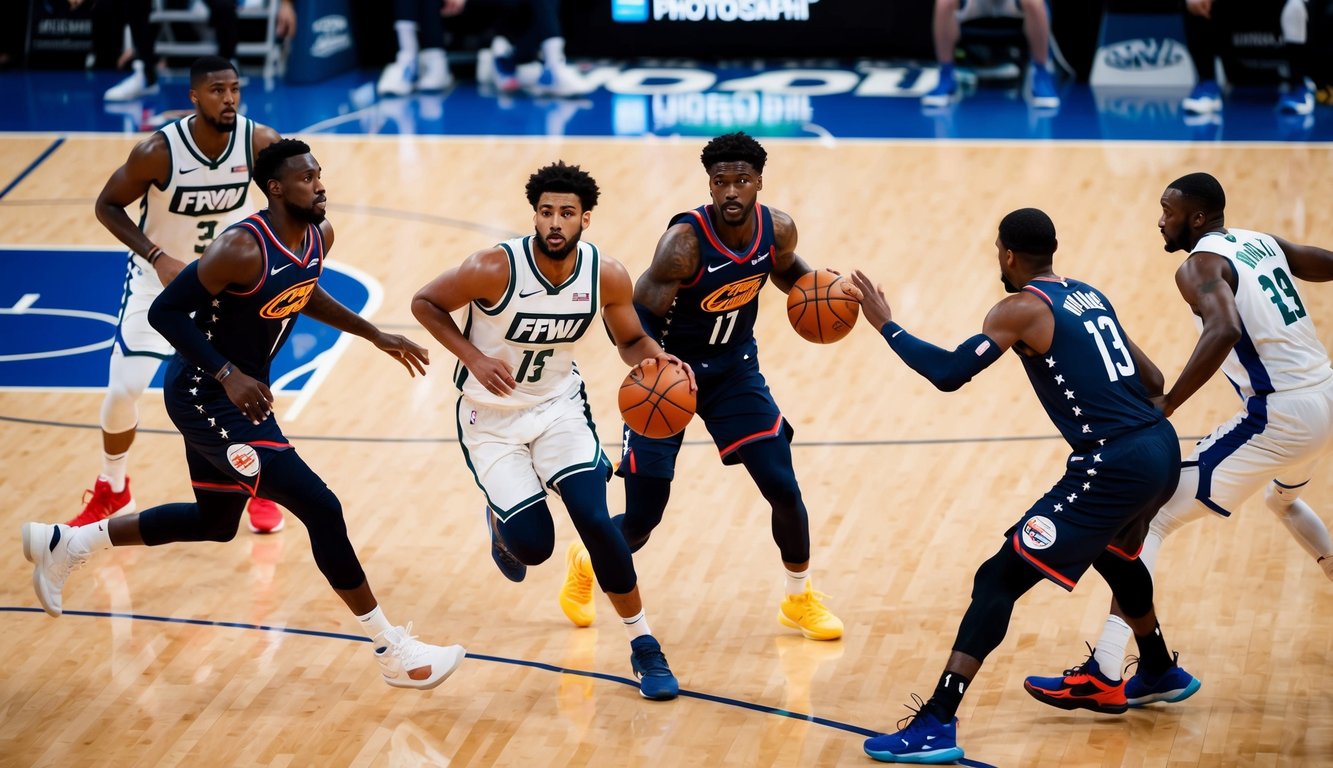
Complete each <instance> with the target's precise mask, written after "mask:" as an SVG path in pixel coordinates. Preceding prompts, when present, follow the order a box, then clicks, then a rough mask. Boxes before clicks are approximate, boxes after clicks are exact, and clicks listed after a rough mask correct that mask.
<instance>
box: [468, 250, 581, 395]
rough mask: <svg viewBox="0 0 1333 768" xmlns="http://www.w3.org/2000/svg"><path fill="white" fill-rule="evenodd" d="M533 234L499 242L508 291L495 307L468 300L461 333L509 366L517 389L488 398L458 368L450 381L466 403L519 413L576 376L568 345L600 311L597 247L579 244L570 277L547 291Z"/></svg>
mask: <svg viewBox="0 0 1333 768" xmlns="http://www.w3.org/2000/svg"><path fill="white" fill-rule="evenodd" d="M532 241H533V236H532V235H529V236H527V237H519V238H515V239H513V240H508V241H505V242H503V243H500V247H501V248H502V249H504V251H505V254H506V255H507V256H508V257H509V287H508V288H507V289H506V290H505V294H504V296H503V297H502V298H501V299H500V301H499V302H498V303H497V304H496V305H495V306H493V307H485V306H482V304H481V303H480V302H476V301H474V302H472V303H471V304H469V305H468V307H467V320H466V323H465V325H464V327H463V335H464V336H466V337H467V338H468V340H469V341H471V342H472V344H473V346H475V347H476V348H477V349H478V350H480V351H481V352H482V354H485V355H487V356H488V357H493V358H496V359H498V360H504V361H505V362H506V363H508V364H509V369H510V371H512V372H513V375H514V380H515V381H516V382H518V386H517V387H516V388H515V389H514V391H513V392H511V393H510V394H509V395H508V396H507V397H500V396H498V395H493V394H491V392H490V391H489V390H487V389H486V387H485V386H483V385H482V384H481V383H480V382H478V381H477V380H476V378H475V377H473V376H472V375H471V372H470V371H468V370H467V369H466V368H465V367H463V365H462V364H461V363H460V364H458V365H457V366H456V367H455V369H454V383H455V384H456V385H457V386H458V388H459V389H461V390H462V392H463V394H464V395H466V396H467V397H468V398H470V399H472V400H475V401H477V402H479V403H483V404H485V405H489V406H492V407H499V408H504V407H514V408H523V407H528V406H531V405H536V404H537V403H541V402H544V401H546V400H549V399H551V398H552V397H556V396H558V395H561V394H563V393H564V392H566V391H567V390H568V387H569V386H570V379H571V378H576V379H577V378H578V377H579V373H578V368H577V367H576V366H575V364H574V353H573V346H574V342H576V341H578V340H579V339H580V338H581V337H582V336H583V334H584V333H585V332H587V330H588V328H590V327H591V326H592V325H593V322H594V320H595V319H596V317H597V310H598V307H599V306H600V305H601V297H600V292H599V286H598V280H599V275H600V265H599V263H598V258H599V257H598V253H597V247H596V246H594V245H592V244H591V243H584V242H580V243H579V244H578V252H577V253H576V254H570V255H569V257H568V258H571V259H575V260H576V261H575V263H574V272H573V274H571V275H570V276H569V279H568V280H565V281H564V282H563V283H561V284H560V285H552V284H551V283H550V281H548V280H547V279H546V278H545V277H544V276H543V275H542V274H541V272H540V271H538V269H537V264H536V261H535V260H534V258H533V254H532V249H533V247H534V246H533V242H532Z"/></svg>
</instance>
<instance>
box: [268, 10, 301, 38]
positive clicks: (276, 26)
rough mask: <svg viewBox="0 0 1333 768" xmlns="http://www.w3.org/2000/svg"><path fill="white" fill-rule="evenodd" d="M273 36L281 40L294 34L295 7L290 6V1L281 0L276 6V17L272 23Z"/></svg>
mask: <svg viewBox="0 0 1333 768" xmlns="http://www.w3.org/2000/svg"><path fill="white" fill-rule="evenodd" d="M273 34H275V35H277V36H278V38H279V39H281V40H286V39H287V38H289V37H292V36H293V35H295V34H296V6H294V5H292V3H291V0H283V1H282V2H281V3H279V4H278V17H277V19H275V20H274V22H273Z"/></svg>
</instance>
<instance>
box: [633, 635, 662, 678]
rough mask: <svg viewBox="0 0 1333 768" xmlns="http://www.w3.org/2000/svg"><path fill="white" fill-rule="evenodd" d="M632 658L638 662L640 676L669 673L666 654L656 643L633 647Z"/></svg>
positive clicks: (655, 675)
mask: <svg viewBox="0 0 1333 768" xmlns="http://www.w3.org/2000/svg"><path fill="white" fill-rule="evenodd" d="M634 658H635V660H636V661H637V662H638V664H639V676H640V677H669V676H670V675H671V667H670V666H668V665H667V659H666V654H665V653H662V646H660V645H658V644H656V643H654V644H653V645H646V646H641V647H639V648H635V649H634Z"/></svg>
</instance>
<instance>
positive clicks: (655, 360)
mask: <svg viewBox="0 0 1333 768" xmlns="http://www.w3.org/2000/svg"><path fill="white" fill-rule="evenodd" d="M645 365H679V366H680V368H681V370H683V371H685V377H686V378H687V379H689V381H690V391H691V392H698V391H699V384H698V383H697V382H696V381H695V380H694V369H693V368H691V367H690V364H689V363H687V362H685V361H684V360H681V359H680V358H679V357H676V356H675V355H672V354H669V353H667V352H658V353H657V355H656V356H655V357H650V358H647V359H646V360H644V361H643V362H641V363H639V364H638V365H636V366H634V367H635V368H639V369H642V368H643V367H644V366H645Z"/></svg>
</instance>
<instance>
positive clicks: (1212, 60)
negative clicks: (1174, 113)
mask: <svg viewBox="0 0 1333 768" xmlns="http://www.w3.org/2000/svg"><path fill="white" fill-rule="evenodd" d="M1227 7H1228V5H1227V2H1226V0H1217V1H1216V2H1215V1H1214V0H1185V11H1186V13H1185V44H1186V45H1188V46H1189V51H1190V59H1192V60H1193V62H1194V69H1195V70H1196V71H1197V72H1198V74H1199V81H1198V83H1197V84H1196V85H1195V86H1194V90H1192V91H1190V95H1189V96H1188V97H1187V98H1186V99H1185V100H1184V102H1182V103H1181V106H1182V107H1184V109H1185V111H1186V112H1190V113H1193V114H1196V115H1206V114H1212V113H1214V112H1220V111H1221V110H1222V89H1221V88H1220V87H1219V86H1218V84H1217V51H1218V48H1219V42H1220V40H1221V39H1222V36H1223V35H1224V34H1225V30H1226V29H1227V24H1226V9H1227ZM1308 26H1309V13H1308V10H1307V9H1306V0H1286V3H1285V4H1284V5H1283V6H1282V43H1283V46H1282V47H1283V55H1284V56H1285V58H1286V64H1287V67H1286V72H1285V73H1284V77H1285V80H1286V83H1285V86H1286V87H1285V88H1284V90H1283V93H1282V95H1281V96H1280V97H1279V98H1278V102H1277V107H1278V110H1279V111H1281V112H1286V113H1288V114H1295V115H1308V114H1311V113H1312V112H1314V103H1315V92H1314V81H1312V80H1311V79H1310V64H1311V62H1310V55H1311V54H1310V47H1309V46H1307V45H1306V44H1305V42H1306V35H1307V31H1308Z"/></svg>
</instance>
